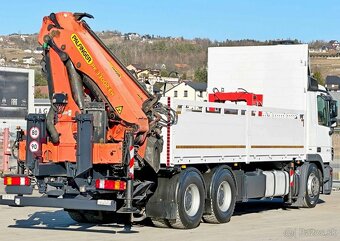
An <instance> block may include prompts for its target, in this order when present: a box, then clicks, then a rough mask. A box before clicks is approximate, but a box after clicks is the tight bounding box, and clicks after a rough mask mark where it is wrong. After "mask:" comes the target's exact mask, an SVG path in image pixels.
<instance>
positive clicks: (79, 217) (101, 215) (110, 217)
mask: <svg viewBox="0 0 340 241" xmlns="http://www.w3.org/2000/svg"><path fill="white" fill-rule="evenodd" d="M65 211H67V212H68V214H69V215H70V217H71V218H72V219H73V220H74V221H76V222H78V223H92V224H105V223H114V222H117V216H116V213H114V212H106V211H89V210H65Z"/></svg>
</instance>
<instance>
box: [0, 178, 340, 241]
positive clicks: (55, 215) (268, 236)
mask: <svg viewBox="0 0 340 241" xmlns="http://www.w3.org/2000/svg"><path fill="white" fill-rule="evenodd" d="M0 181H1V182H2V180H0ZM0 193H4V190H3V186H2V185H1V187H0ZM122 230H123V226H122V225H116V224H108V225H91V224H78V223H76V222H75V221H73V220H72V219H71V218H70V217H69V216H68V214H67V213H66V212H64V211H63V210H61V209H51V208H36V207H8V206H0V240H6V241H11V240H13V241H16V240H20V241H22V240H34V241H38V240H43V241H48V240H52V241H55V240H58V241H60V240H65V241H76V240H82V241H83V240H95V241H99V240H100V241H106V240H129V241H134V240H138V241H140V240H148V241H151V240H159V241H160V240H162V241H163V240H188V241H190V240H195V241H197V240H209V241H210V240H261V241H262V240H286V241H289V240H340V191H335V192H333V193H332V195H330V196H324V195H322V196H321V199H320V202H319V204H318V205H317V206H316V207H315V208H314V209H293V208H290V209H285V208H284V207H283V206H282V202H281V200H279V199H274V200H267V201H253V202H249V203H246V204H245V203H243V204H239V205H237V207H236V210H235V214H234V216H233V217H232V219H231V221H230V222H229V223H226V224H219V225H217V224H206V223H201V225H200V226H199V227H198V228H196V229H192V230H174V229H163V228H155V227H152V226H147V225H146V226H142V225H136V226H133V229H132V232H131V233H122V232H121V231H122Z"/></svg>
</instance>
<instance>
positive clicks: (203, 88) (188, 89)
mask: <svg viewBox="0 0 340 241" xmlns="http://www.w3.org/2000/svg"><path fill="white" fill-rule="evenodd" d="M165 96H169V97H174V98H177V99H181V100H192V101H207V83H197V82H192V81H183V82H182V83H179V84H177V85H175V86H174V87H173V88H171V89H169V90H167V91H166V92H165Z"/></svg>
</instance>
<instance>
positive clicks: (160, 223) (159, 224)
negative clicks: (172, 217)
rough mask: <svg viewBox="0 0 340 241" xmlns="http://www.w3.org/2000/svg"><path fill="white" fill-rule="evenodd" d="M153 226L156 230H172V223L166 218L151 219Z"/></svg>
mask: <svg viewBox="0 0 340 241" xmlns="http://www.w3.org/2000/svg"><path fill="white" fill-rule="evenodd" d="M151 221H152V224H153V226H155V227H156V228H171V225H170V222H169V220H167V219H164V218H151Z"/></svg>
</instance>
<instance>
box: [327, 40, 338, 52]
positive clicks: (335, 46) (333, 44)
mask: <svg viewBox="0 0 340 241" xmlns="http://www.w3.org/2000/svg"><path fill="white" fill-rule="evenodd" d="M329 44H330V47H331V48H332V49H335V50H340V43H339V41H338V40H331V41H329Z"/></svg>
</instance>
